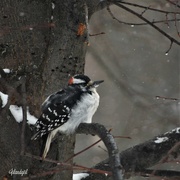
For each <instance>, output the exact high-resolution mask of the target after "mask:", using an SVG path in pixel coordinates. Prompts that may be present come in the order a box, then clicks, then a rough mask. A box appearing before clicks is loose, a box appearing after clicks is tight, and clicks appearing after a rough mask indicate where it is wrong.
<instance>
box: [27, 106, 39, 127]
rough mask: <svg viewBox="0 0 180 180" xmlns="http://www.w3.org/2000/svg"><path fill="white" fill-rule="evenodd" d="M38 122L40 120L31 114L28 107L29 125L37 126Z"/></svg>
mask: <svg viewBox="0 0 180 180" xmlns="http://www.w3.org/2000/svg"><path fill="white" fill-rule="evenodd" d="M37 120H38V119H37V118H36V117H35V116H33V115H31V114H30V112H29V108H28V107H27V123H28V124H35V123H36V121H37Z"/></svg>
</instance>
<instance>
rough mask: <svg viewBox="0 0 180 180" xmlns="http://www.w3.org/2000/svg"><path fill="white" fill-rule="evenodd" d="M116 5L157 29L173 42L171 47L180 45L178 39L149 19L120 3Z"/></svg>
mask: <svg viewBox="0 0 180 180" xmlns="http://www.w3.org/2000/svg"><path fill="white" fill-rule="evenodd" d="M114 5H116V6H118V7H120V8H122V9H124V10H126V11H128V12H130V13H131V14H134V15H135V16H137V17H138V18H140V19H142V20H143V21H145V22H146V23H148V24H149V25H150V26H152V27H153V28H154V29H156V30H157V31H159V32H160V33H161V34H163V35H164V36H165V37H166V38H168V39H169V40H170V41H171V45H172V43H176V44H177V45H180V42H179V41H177V40H176V39H174V38H173V37H171V36H170V35H169V34H167V33H166V32H165V31H163V30H162V29H160V28H159V27H157V26H156V25H155V24H153V23H151V22H150V21H149V20H148V19H146V18H144V17H143V16H141V15H140V14H139V13H137V12H135V11H133V10H132V9H130V8H128V7H126V6H124V5H122V4H120V3H116V2H114Z"/></svg>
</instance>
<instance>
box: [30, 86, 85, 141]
mask: <svg viewBox="0 0 180 180" xmlns="http://www.w3.org/2000/svg"><path fill="white" fill-rule="evenodd" d="M82 93H83V92H82ZM79 98H80V93H79V92H77V91H74V89H73V91H71V89H68V93H67V91H66V89H64V90H61V91H58V92H56V93H54V94H52V95H50V96H49V97H48V98H47V99H46V100H45V101H44V103H43V104H42V114H41V116H40V118H39V119H38V120H37V122H36V125H35V126H36V131H37V133H36V134H35V135H34V136H33V137H32V138H31V139H34V140H35V139H37V138H39V137H41V136H43V135H45V134H47V133H49V132H50V131H52V130H54V129H56V128H57V127H59V126H62V125H63V124H64V123H66V122H67V121H68V119H69V117H70V114H71V108H72V107H73V105H75V103H76V102H75V99H76V100H77V99H79Z"/></svg>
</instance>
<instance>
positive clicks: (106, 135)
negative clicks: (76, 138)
mask: <svg viewBox="0 0 180 180" xmlns="http://www.w3.org/2000/svg"><path fill="white" fill-rule="evenodd" d="M77 133H80V134H82V133H83V134H84V133H85V134H87V133H88V134H96V135H98V136H99V137H100V138H101V139H102V141H103V142H104V144H105V146H106V147H107V149H108V153H109V165H110V167H111V170H112V173H113V179H114V180H121V179H122V169H121V164H120V157H119V153H118V148H117V145H116V143H115V141H114V138H113V136H112V135H111V134H110V132H109V131H108V130H107V129H106V128H105V127H104V126H103V125H101V124H97V123H92V124H86V123H81V124H80V126H79V128H78V129H77Z"/></svg>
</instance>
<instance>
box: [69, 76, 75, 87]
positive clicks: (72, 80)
mask: <svg viewBox="0 0 180 180" xmlns="http://www.w3.org/2000/svg"><path fill="white" fill-rule="evenodd" d="M73 83H74V78H73V77H71V78H70V79H69V81H68V85H71V84H73Z"/></svg>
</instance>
